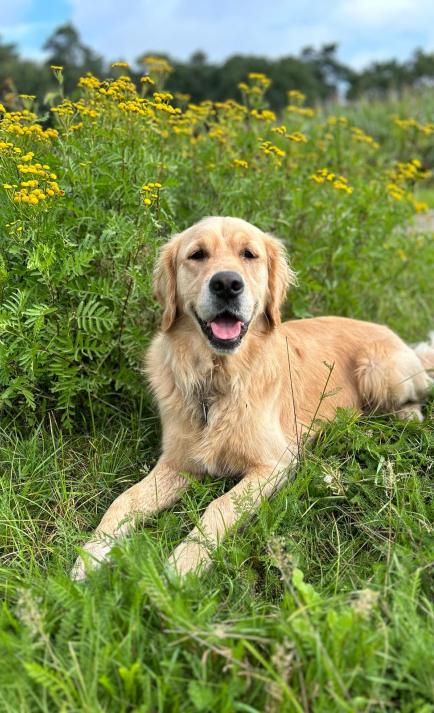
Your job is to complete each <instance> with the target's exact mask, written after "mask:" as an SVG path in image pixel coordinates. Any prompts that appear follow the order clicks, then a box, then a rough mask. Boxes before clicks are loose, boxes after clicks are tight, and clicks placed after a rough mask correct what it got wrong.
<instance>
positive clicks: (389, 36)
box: [0, 0, 434, 69]
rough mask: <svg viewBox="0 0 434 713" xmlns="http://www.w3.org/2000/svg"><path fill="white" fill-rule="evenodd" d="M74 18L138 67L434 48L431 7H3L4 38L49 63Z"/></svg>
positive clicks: (388, 54) (385, 3)
mask: <svg viewBox="0 0 434 713" xmlns="http://www.w3.org/2000/svg"><path fill="white" fill-rule="evenodd" d="M66 21H70V22H72V23H73V24H74V25H75V27H76V28H77V29H78V30H79V32H80V35H81V37H82V40H83V41H84V42H85V43H86V44H88V45H90V46H91V47H92V48H93V49H95V50H96V51H97V52H99V53H100V54H102V55H103V56H104V57H105V58H106V59H111V60H115V59H121V58H122V59H126V60H128V61H130V62H132V61H134V59H135V58H136V57H137V56H138V55H140V54H143V53H144V52H148V51H159V52H167V53H169V54H170V55H171V56H172V57H176V58H178V59H187V58H188V57H189V56H190V55H191V54H192V53H193V52H195V51H196V50H203V51H204V52H205V53H206V54H207V56H208V57H209V58H210V59H211V60H214V61H221V60H223V59H225V58H226V57H228V56H230V55H231V54H235V53H236V54H256V55H265V56H269V57H273V58H275V57H280V56H283V55H287V54H297V53H298V52H299V51H300V49H302V48H303V47H305V46H307V45H310V46H314V47H319V46H320V45H321V44H324V43H329V42H337V43H338V45H339V50H338V56H339V59H340V60H341V61H343V62H345V63H346V64H349V65H350V66H352V67H354V68H355V69H361V68H363V67H364V66H366V65H367V64H369V63H370V62H372V61H381V60H387V59H391V58H395V59H399V60H406V59H408V58H409V57H410V55H411V54H412V52H413V51H414V49H416V48H422V49H424V50H425V51H430V52H433V51H434V2H433V0H311V1H310V2H307V1H306V0H305V1H304V2H303V0H215V1H214V2H213V1H212V0H0V38H1V40H2V41H3V42H14V43H16V44H17V46H18V48H19V50H20V52H21V54H22V55H23V56H25V57H30V58H33V59H43V57H44V55H43V52H42V49H41V48H42V45H43V44H44V41H45V40H46V38H47V37H48V36H49V35H50V34H51V33H52V31H53V30H54V29H55V28H56V27H58V26H59V25H60V24H62V23H64V22H66Z"/></svg>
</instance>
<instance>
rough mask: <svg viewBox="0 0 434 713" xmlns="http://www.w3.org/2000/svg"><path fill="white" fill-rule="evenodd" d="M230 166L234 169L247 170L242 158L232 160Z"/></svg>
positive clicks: (245, 162)
mask: <svg viewBox="0 0 434 713" xmlns="http://www.w3.org/2000/svg"><path fill="white" fill-rule="evenodd" d="M232 165H233V166H235V168H249V164H248V162H247V161H244V159H242V158H234V159H233V161H232Z"/></svg>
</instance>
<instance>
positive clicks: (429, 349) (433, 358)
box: [414, 332, 434, 376]
mask: <svg viewBox="0 0 434 713" xmlns="http://www.w3.org/2000/svg"><path fill="white" fill-rule="evenodd" d="M414 351H415V352H416V354H417V356H418V357H419V360H420V362H421V364H422V366H423V368H424V369H425V370H426V371H428V372H430V373H432V375H433V376H434V332H430V333H429V335H428V341H426V342H420V344H417V345H416V346H415V347H414Z"/></svg>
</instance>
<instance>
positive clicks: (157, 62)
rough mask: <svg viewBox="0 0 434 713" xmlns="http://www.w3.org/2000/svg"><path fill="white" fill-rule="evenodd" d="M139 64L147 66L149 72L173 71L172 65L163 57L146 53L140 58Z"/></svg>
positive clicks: (163, 72) (165, 72)
mask: <svg viewBox="0 0 434 713" xmlns="http://www.w3.org/2000/svg"><path fill="white" fill-rule="evenodd" d="M140 63H141V64H145V65H146V66H147V67H148V70H149V74H152V73H154V74H170V73H171V72H173V67H172V65H171V64H170V63H169V62H168V61H167V59H165V58H164V57H155V56H154V55H146V56H145V57H142V59H141V60H140Z"/></svg>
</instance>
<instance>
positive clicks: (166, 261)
mask: <svg viewBox="0 0 434 713" xmlns="http://www.w3.org/2000/svg"><path fill="white" fill-rule="evenodd" d="M176 250H177V245H176V241H175V240H174V239H173V238H172V240H170V241H169V242H168V243H166V245H164V246H163V247H162V248H161V250H160V255H159V257H158V260H157V264H156V266H155V270H154V294H155V296H156V298H157V300H158V301H159V303H160V304H161V305H162V306H163V317H162V320H161V329H162V330H163V332H168V331H169V329H170V328H171V326H172V325H173V323H174V321H175V319H176V269H175V268H176Z"/></svg>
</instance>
